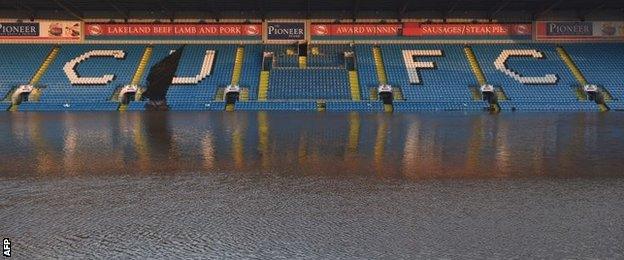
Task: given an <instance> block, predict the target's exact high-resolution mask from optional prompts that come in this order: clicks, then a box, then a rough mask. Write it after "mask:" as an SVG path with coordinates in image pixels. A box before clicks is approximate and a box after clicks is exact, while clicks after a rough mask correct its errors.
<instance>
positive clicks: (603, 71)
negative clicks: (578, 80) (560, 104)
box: [564, 43, 624, 107]
mask: <svg viewBox="0 0 624 260" xmlns="http://www.w3.org/2000/svg"><path fill="white" fill-rule="evenodd" d="M564 48H565V49H566V50H567V52H568V54H569V55H570V57H571V58H572V60H573V61H574V62H575V63H576V65H577V66H578V67H579V69H580V70H581V72H582V73H583V74H584V76H585V78H586V79H587V81H588V82H589V83H590V84H596V85H599V86H602V87H604V88H606V89H607V90H608V91H609V92H610V93H611V95H613V98H614V100H611V101H607V102H609V103H610V102H613V103H624V46H622V44H613V43H610V44H607V43H603V44H565V45H564ZM610 106H612V107H613V106H617V107H620V106H618V105H617V104H610Z"/></svg>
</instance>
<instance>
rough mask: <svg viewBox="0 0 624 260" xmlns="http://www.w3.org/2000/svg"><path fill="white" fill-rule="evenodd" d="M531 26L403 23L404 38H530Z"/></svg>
mask: <svg viewBox="0 0 624 260" xmlns="http://www.w3.org/2000/svg"><path fill="white" fill-rule="evenodd" d="M531 32H532V26H531V24H489V23H484V24H422V23H405V24H404V25H403V35H404V36H530V35H531Z"/></svg>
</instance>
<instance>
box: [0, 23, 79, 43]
mask: <svg viewBox="0 0 624 260" xmlns="http://www.w3.org/2000/svg"><path fill="white" fill-rule="evenodd" d="M81 38H82V23H81V22H80V21H35V22H27V23H16V22H2V21H0V39H1V40H42V41H45V40H54V41H56V40H60V41H65V40H68V41H78V40H81Z"/></svg>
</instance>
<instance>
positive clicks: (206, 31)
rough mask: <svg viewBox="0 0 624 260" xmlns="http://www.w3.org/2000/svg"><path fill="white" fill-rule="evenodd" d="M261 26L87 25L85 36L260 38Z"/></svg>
mask: <svg viewBox="0 0 624 260" xmlns="http://www.w3.org/2000/svg"><path fill="white" fill-rule="evenodd" d="M261 34H262V26H261V25H260V24H93V23H88V24H86V30H85V36H87V37H89V38H97V37H101V36H108V37H111V36H112V37H115V36H139V37H145V36H148V37H149V36H198V37H199V36H260V35H261Z"/></svg>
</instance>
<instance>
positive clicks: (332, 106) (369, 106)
mask: <svg viewBox="0 0 624 260" xmlns="http://www.w3.org/2000/svg"><path fill="white" fill-rule="evenodd" d="M325 108H326V110H327V111H341V112H348V111H358V112H382V111H384V108H383V103H381V102H368V101H364V102H354V101H329V102H327V103H326V104H325Z"/></svg>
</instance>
